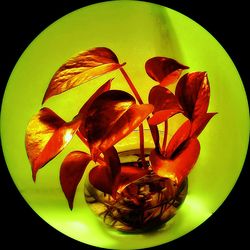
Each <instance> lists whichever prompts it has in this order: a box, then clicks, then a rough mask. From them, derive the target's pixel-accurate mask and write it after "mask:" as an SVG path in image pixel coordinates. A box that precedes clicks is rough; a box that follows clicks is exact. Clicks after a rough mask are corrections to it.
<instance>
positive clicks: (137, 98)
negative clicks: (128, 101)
mask: <svg viewBox="0 0 250 250" xmlns="http://www.w3.org/2000/svg"><path fill="white" fill-rule="evenodd" d="M120 71H121V73H122V75H123V76H124V78H125V79H126V81H127V83H128V85H129V87H130V89H131V90H132V92H133V93H134V95H135V98H136V100H137V101H138V102H139V103H140V104H143V101H142V99H141V97H140V95H139V93H138V91H137V89H136V88H135V85H134V84H133V83H132V81H131V79H130V77H129V76H128V74H127V72H126V71H125V70H124V69H123V67H121V68H120Z"/></svg>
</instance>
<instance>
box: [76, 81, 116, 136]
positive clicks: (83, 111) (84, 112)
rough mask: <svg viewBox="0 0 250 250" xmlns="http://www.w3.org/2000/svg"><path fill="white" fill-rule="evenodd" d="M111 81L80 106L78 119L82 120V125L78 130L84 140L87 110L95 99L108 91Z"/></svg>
mask: <svg viewBox="0 0 250 250" xmlns="http://www.w3.org/2000/svg"><path fill="white" fill-rule="evenodd" d="M112 80H113V79H111V80H109V81H107V82H106V83H105V84H103V85H102V86H101V87H100V88H99V89H97V91H96V92H95V93H94V94H93V95H92V96H91V97H90V98H89V99H88V101H87V102H86V103H85V104H84V105H83V106H82V108H81V109H80V111H79V114H78V116H79V117H80V119H81V120H82V124H81V126H80V128H79V131H80V133H81V134H82V136H83V137H84V138H86V134H85V129H84V128H85V119H86V116H87V113H88V109H89V107H90V106H91V105H92V103H93V102H94V101H95V99H96V98H97V97H98V96H99V95H101V94H102V93H104V92H106V91H108V90H110V86H111V82H112Z"/></svg>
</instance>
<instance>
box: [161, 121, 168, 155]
mask: <svg viewBox="0 0 250 250" xmlns="http://www.w3.org/2000/svg"><path fill="white" fill-rule="evenodd" d="M167 138H168V120H166V121H165V122H164V137H163V142H162V148H161V151H162V154H163V155H164V156H165V153H166V147H167Z"/></svg>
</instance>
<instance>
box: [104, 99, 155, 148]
mask: <svg viewBox="0 0 250 250" xmlns="http://www.w3.org/2000/svg"><path fill="white" fill-rule="evenodd" d="M152 111H153V106H152V105H151V104H142V105H137V104H134V105H132V106H131V107H130V108H129V109H128V110H127V111H126V113H124V114H123V115H122V116H121V117H120V119H119V120H117V122H116V123H115V124H114V126H113V127H112V128H111V129H108V132H107V133H106V135H105V136H104V137H103V138H102V141H101V143H100V145H99V150H100V151H101V152H104V151H105V150H107V149H108V148H109V147H111V146H113V145H114V144H116V143H117V142H118V141H120V140H121V139H123V138H124V137H126V136H127V135H128V134H129V133H131V132H132V131H133V130H134V129H136V128H137V127H138V126H139V125H140V124H141V123H142V122H143V121H144V120H145V119H146V118H147V117H148V115H149V114H150V113H151V112H152Z"/></svg>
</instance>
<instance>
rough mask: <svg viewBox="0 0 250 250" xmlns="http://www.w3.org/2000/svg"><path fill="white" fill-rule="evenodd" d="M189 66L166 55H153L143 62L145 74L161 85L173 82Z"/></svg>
mask: <svg viewBox="0 0 250 250" xmlns="http://www.w3.org/2000/svg"><path fill="white" fill-rule="evenodd" d="M188 68H189V67H187V66H185V65H183V64H180V63H178V62H177V61H176V60H174V59H172V58H167V57H153V58H151V59H149V60H148V61H147V62H146V64H145V69H146V72H147V74H148V75H149V76H150V77H151V78H152V79H153V80H155V81H157V82H159V83H160V84H161V85H162V86H163V87H165V86H167V85H169V84H171V83H174V82H175V81H176V80H177V79H178V78H179V77H180V75H181V73H182V71H183V70H184V69H188Z"/></svg>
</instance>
